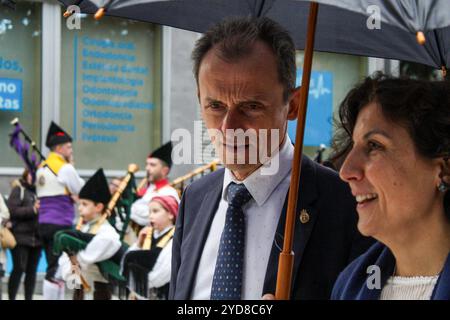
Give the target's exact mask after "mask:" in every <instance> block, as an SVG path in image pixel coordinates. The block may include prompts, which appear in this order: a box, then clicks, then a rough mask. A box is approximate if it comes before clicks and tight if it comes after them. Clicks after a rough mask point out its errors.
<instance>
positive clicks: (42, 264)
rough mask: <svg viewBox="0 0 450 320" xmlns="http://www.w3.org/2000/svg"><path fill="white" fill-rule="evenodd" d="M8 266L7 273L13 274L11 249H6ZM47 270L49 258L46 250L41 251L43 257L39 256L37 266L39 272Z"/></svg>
mask: <svg viewBox="0 0 450 320" xmlns="http://www.w3.org/2000/svg"><path fill="white" fill-rule="evenodd" d="M6 257H7V258H6V268H5V273H6V274H11V271H12V269H13V260H12V255H11V251H10V250H6ZM46 270H47V260H46V259H45V253H44V250H42V252H41V257H40V258H39V263H38V267H37V273H45V272H46Z"/></svg>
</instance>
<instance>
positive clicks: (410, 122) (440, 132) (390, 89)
mask: <svg viewBox="0 0 450 320" xmlns="http://www.w3.org/2000/svg"><path fill="white" fill-rule="evenodd" d="M371 102H375V103H377V105H378V106H379V107H380V110H381V112H382V113H383V116H384V117H385V118H386V119H387V120H389V121H391V122H393V123H397V124H399V125H401V126H403V127H404V128H405V129H406V130H407V131H408V133H409V135H410V136H411V139H412V141H413V143H414V146H415V148H416V150H417V152H418V153H419V154H421V155H422V156H424V157H426V158H429V159H435V158H440V157H443V158H444V159H446V161H447V166H448V167H450V163H449V162H450V161H449V158H450V83H449V82H448V81H426V80H415V79H409V78H391V77H388V76H386V75H383V74H382V73H376V74H375V75H374V76H373V77H367V78H366V79H365V80H364V81H363V82H362V83H360V84H358V85H357V86H356V87H354V88H353V89H352V90H351V91H350V92H349V93H348V94H347V96H346V97H345V99H344V101H342V103H341V104H340V106H339V120H338V121H335V122H336V125H337V130H336V135H335V138H334V141H333V156H332V160H334V161H338V160H339V159H343V158H344V157H345V156H346V155H347V153H348V152H349V151H350V150H351V148H352V135H353V130H354V128H355V124H356V119H357V117H358V114H359V112H360V111H361V109H362V108H364V107H365V106H366V105H368V104H369V103H371ZM449 170H450V169H449ZM449 174H450V173H449ZM444 208H445V212H446V214H447V216H448V217H449V218H450V192H449V191H447V193H446V194H445V197H444Z"/></svg>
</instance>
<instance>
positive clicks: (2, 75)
mask: <svg viewBox="0 0 450 320" xmlns="http://www.w3.org/2000/svg"><path fill="white" fill-rule="evenodd" d="M41 8H42V6H41V4H39V3H31V2H18V3H17V5H16V10H11V9H8V8H6V7H4V6H2V7H1V10H0V146H1V147H0V166H2V167H21V166H22V161H21V160H20V158H19V156H18V155H17V154H16V153H15V152H14V151H13V149H11V148H9V136H8V134H9V133H10V132H11V131H12V126H11V125H10V124H9V123H10V121H11V120H12V119H14V118H16V117H18V118H19V120H20V123H21V124H22V127H23V128H24V129H25V131H26V132H27V133H28V134H29V135H30V136H31V137H32V138H33V139H35V142H36V143H37V145H39V144H40V131H41V42H42V36H41V35H42V32H41V30H42V29H41V28H42V24H41V19H42V10H41ZM18 39H20V40H19V41H18Z"/></svg>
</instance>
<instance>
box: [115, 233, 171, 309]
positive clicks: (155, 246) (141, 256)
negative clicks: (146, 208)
mask: <svg viewBox="0 0 450 320" xmlns="http://www.w3.org/2000/svg"><path fill="white" fill-rule="evenodd" d="M153 231H154V229H153V228H151V227H150V230H149V232H148V233H147V236H146V237H145V239H144V242H143V245H142V250H134V251H130V252H127V253H126V254H125V256H124V258H123V275H124V277H125V278H126V279H127V281H128V287H129V289H130V290H131V291H133V293H136V294H138V295H140V296H141V297H145V298H148V299H150V300H155V299H167V297H168V293H169V284H166V285H164V286H162V287H161V288H156V289H154V290H149V288H148V274H149V272H150V271H151V270H152V269H153V267H154V266H155V263H156V260H157V259H158V256H159V254H160V253H161V251H162V250H163V249H164V247H165V246H166V245H167V244H168V243H169V241H170V240H171V239H172V238H173V235H174V233H175V227H172V228H171V229H170V230H169V231H167V232H166V233H165V234H164V235H162V236H161V237H159V238H158V239H157V240H156V241H154V242H153Z"/></svg>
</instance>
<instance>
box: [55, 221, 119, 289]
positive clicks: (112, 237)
mask: <svg viewBox="0 0 450 320" xmlns="http://www.w3.org/2000/svg"><path fill="white" fill-rule="evenodd" d="M95 223H96V221H93V222H92V223H87V224H85V225H83V226H82V228H81V231H82V232H88V231H89V229H90V228H91V227H92V226H93V225H95ZM120 246H121V242H120V236H119V234H118V233H117V232H116V230H114V228H113V227H112V226H111V225H110V224H109V222H108V221H105V222H104V223H103V224H102V225H101V226H100V228H99V229H98V231H97V234H96V235H95V237H94V238H92V240H91V241H90V242H89V243H88V245H87V246H86V248H85V249H84V250H81V251H80V252H78V254H77V260H78V262H79V264H80V268H81V272H82V273H83V275H84V276H85V278H86V280H87V281H88V282H89V283H90V284H91V285H92V283H93V282H94V281H97V282H107V280H106V279H105V278H104V277H103V275H102V274H101V273H100V270H99V269H98V267H97V265H96V264H95V263H97V262H101V261H105V260H108V259H109V258H111V257H112V256H114V254H115V253H116V252H117V251H118V250H119V249H120ZM58 263H59V267H60V268H61V270H60V271H61V275H62V278H63V279H64V280H65V281H66V280H67V279H68V277H69V276H70V275H71V271H72V265H71V262H70V259H69V257H68V256H67V254H66V253H63V254H62V255H61V257H60V258H59V261H58Z"/></svg>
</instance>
